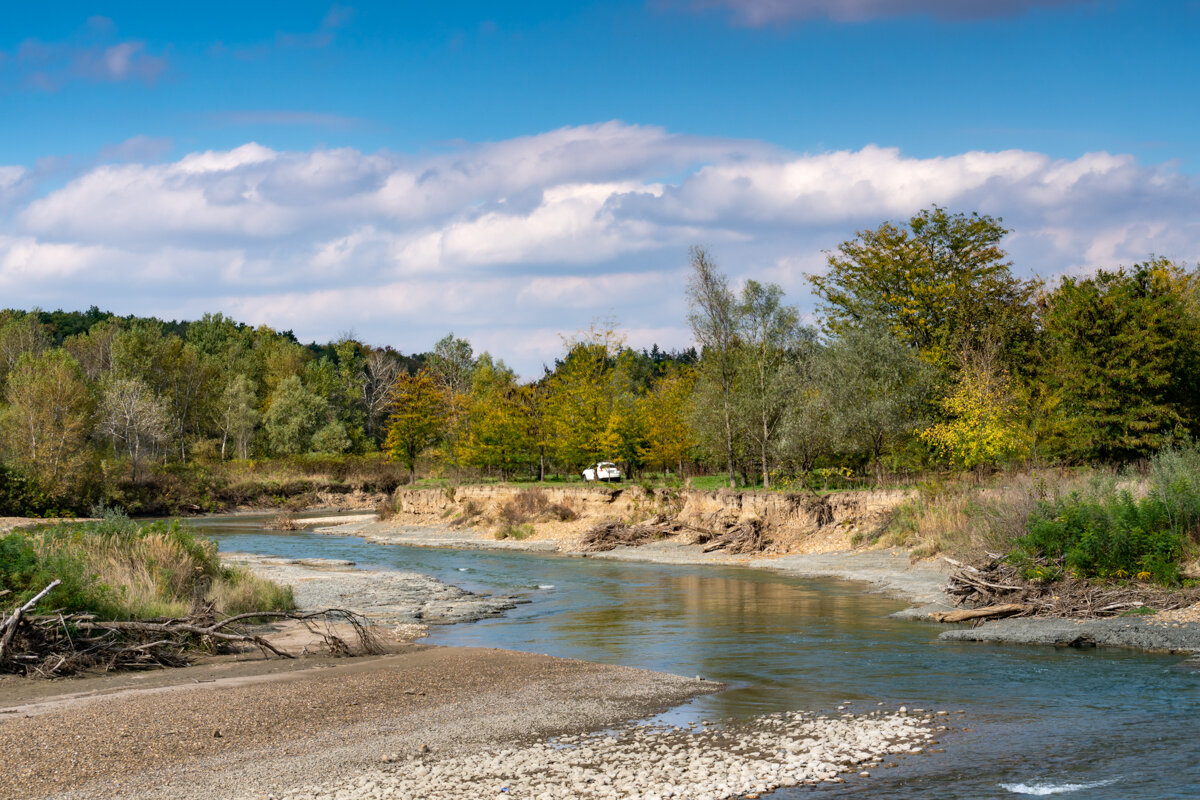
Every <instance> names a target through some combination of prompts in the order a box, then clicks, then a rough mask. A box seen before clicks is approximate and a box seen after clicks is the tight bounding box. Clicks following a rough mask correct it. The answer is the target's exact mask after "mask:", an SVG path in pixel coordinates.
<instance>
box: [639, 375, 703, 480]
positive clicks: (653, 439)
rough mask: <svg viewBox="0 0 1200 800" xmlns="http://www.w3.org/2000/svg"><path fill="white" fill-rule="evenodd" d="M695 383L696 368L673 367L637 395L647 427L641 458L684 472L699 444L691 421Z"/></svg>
mask: <svg viewBox="0 0 1200 800" xmlns="http://www.w3.org/2000/svg"><path fill="white" fill-rule="evenodd" d="M695 384H696V372H695V370H694V369H693V368H691V367H673V368H669V369H668V370H667V372H666V373H665V374H664V375H663V376H662V377H661V378H659V379H658V381H657V382H656V383H655V384H654V386H653V388H651V389H650V391H648V392H646V393H645V394H643V395H642V396H641V397H639V398H638V414H639V416H640V417H641V419H642V425H643V427H644V429H645V443H644V444H643V446H642V459H643V460H644V461H646V462H647V463H649V464H658V465H660V466H661V467H662V468H663V470H664V471H665V470H667V469H670V468H674V469H676V470H677V473H676V474H679V475H682V474H683V462H684V461H685V460H687V459H688V458H690V457H691V454H692V450H693V448H694V447H695V446H696V436H695V434H694V433H693V432H692V426H691V425H689V424H688V403H689V402H690V400H691V397H692V390H693V387H694V386H695Z"/></svg>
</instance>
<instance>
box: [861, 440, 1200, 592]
mask: <svg viewBox="0 0 1200 800" xmlns="http://www.w3.org/2000/svg"><path fill="white" fill-rule="evenodd" d="M882 536H883V540H884V542H885V543H886V544H897V545H903V546H907V547H911V548H913V551H914V553H915V554H916V555H919V556H920V555H932V554H934V553H938V552H946V553H951V554H954V555H957V556H960V557H966V558H968V559H971V560H976V561H979V560H987V558H988V557H989V554H990V555H991V556H1006V557H1007V560H1008V561H1009V562H1010V563H1012V564H1014V565H1015V566H1017V567H1018V568H1019V569H1020V571H1021V574H1022V576H1023V577H1024V578H1025V579H1027V580H1031V581H1039V582H1053V581H1056V580H1058V579H1060V578H1063V577H1071V578H1082V579H1099V580H1112V581H1143V582H1153V583H1158V584H1162V585H1166V586H1173V585H1179V584H1180V583H1181V582H1183V581H1184V579H1185V575H1184V574H1183V572H1182V571H1181V570H1182V568H1183V565H1184V564H1185V563H1186V562H1188V561H1189V560H1194V559H1196V557H1197V555H1198V554H1200V444H1197V443H1194V442H1189V443H1185V444H1183V445H1179V446H1173V447H1170V448H1167V449H1164V450H1162V451H1160V452H1158V453H1157V454H1155V455H1154V456H1153V457H1152V458H1151V459H1150V460H1149V461H1148V462H1147V463H1146V464H1145V465H1143V466H1142V467H1141V468H1136V467H1128V468H1125V469H1120V470H1118V469H1115V468H1077V469H1072V470H1041V471H1039V472H1036V473H1034V472H1031V473H1024V474H1018V475H1005V476H996V479H994V480H988V481H966V482H964V481H959V482H957V483H954V484H949V485H947V484H928V485H926V486H924V487H922V488H921V489H920V490H919V491H918V493H917V496H916V497H915V498H914V499H912V500H910V501H908V502H906V503H903V504H901V505H900V507H899V508H898V509H897V511H896V513H895V515H894V516H893V517H892V519H891V520H890V522H889V524H888V526H887V527H886V529H885V530H884V531H883V532H882ZM1192 577H1197V576H1192Z"/></svg>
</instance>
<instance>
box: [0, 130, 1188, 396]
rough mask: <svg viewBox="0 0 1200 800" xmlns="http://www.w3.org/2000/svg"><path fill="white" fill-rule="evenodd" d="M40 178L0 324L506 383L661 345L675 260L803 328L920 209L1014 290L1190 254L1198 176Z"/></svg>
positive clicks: (20, 191)
mask: <svg viewBox="0 0 1200 800" xmlns="http://www.w3.org/2000/svg"><path fill="white" fill-rule="evenodd" d="M37 181H38V179H37V178H35V177H33V173H31V172H29V171H28V170H26V169H24V168H22V167H0V209H3V207H4V203H5V202H7V203H8V207H9V209H10V211H9V213H8V214H7V215H5V214H4V212H3V211H2V210H0V286H3V287H4V291H5V295H6V298H7V299H6V304H16V305H21V304H24V305H31V304H32V303H34V302H37V303H40V304H43V305H48V304H53V305H56V306H57V305H62V306H64V307H80V308H84V307H87V306H88V305H91V304H92V303H97V304H99V305H102V306H104V305H109V306H113V307H114V308H116V310H120V311H122V313H131V312H137V313H155V314H159V315H167V316H170V315H176V316H180V315H196V314H199V313H201V312H203V311H205V310H221V311H225V312H226V313H230V314H233V315H234V316H237V317H239V318H242V319H245V320H246V321H248V322H252V323H256V324H257V323H266V324H271V325H274V326H277V327H280V328H285V329H286V328H291V329H294V330H295V331H296V332H297V334H298V335H300V336H302V337H306V338H320V337H324V336H334V335H336V333H337V332H338V331H339V330H346V329H349V328H354V329H355V330H357V331H359V332H360V333H361V334H362V335H364V336H366V337H367V338H373V339H374V340H375V341H378V342H390V343H392V344H395V345H396V346H398V347H401V348H403V349H406V350H420V349H424V348H426V347H428V346H430V345H431V344H432V343H433V342H434V341H436V339H437V338H439V336H440V335H441V334H443V333H444V332H445V331H446V330H448V329H450V328H453V329H454V330H455V331H456V332H457V333H459V334H460V335H468V336H471V337H473V338H478V339H479V341H478V342H477V346H478V347H480V348H482V347H487V348H488V349H491V350H493V352H494V354H495V355H497V356H499V357H502V358H505V359H506V360H508V361H509V362H511V363H513V364H514V365H515V366H517V367H518V368H519V369H521V370H523V371H526V372H527V373H528V372H530V371H531V370H535V369H536V365H537V364H540V363H541V361H543V360H545V358H546V356H545V347H547V346H549V345H546V344H545V336H544V333H545V332H546V331H548V330H551V331H571V330H575V329H578V328H581V327H586V326H587V324H588V322H589V321H590V320H591V319H592V318H594V317H604V316H607V315H609V314H610V313H611V314H615V315H616V316H617V317H618V318H619V319H620V320H621V321H622V323H624V324H625V325H626V326H627V328H628V329H629V330H630V331H631V332H632V331H637V332H638V333H637V334H636V335H637V336H639V337H641V336H650V337H653V336H658V335H660V334H659V333H658V332H660V331H661V332H662V333H661V335H663V336H666V335H667V332H669V331H673V332H674V333H672V334H671V336H672V339H671V340H670V341H663V342H660V344H666V345H670V346H678V344H679V343H680V340H679V339H678V332H679V331H680V330H683V327H682V325H683V319H684V316H685V313H686V309H685V307H684V300H683V283H684V270H685V269H686V259H687V254H686V251H687V245H689V244H692V243H701V244H705V245H708V246H710V248H711V249H712V250H713V252H714V253H715V255H716V257H717V258H718V261H719V263H721V265H722V266H723V267H724V268H725V269H726V270H727V271H728V272H730V273H731V275H732V277H733V278H734V279H735V281H737V280H742V279H744V278H745V277H748V276H754V277H758V278H759V279H764V280H772V281H777V282H779V283H780V284H781V285H783V286H784V288H785V289H786V290H787V291H788V293H789V296H790V297H791V299H792V300H793V301H794V302H798V303H799V304H800V305H801V307H802V309H803V310H804V311H806V312H807V311H810V310H811V308H812V303H811V299H810V298H808V296H807V282H806V276H807V275H809V274H812V273H813V272H816V271H819V270H820V269H822V266H823V261H824V258H823V256H822V254H821V251H822V250H826V249H830V248H834V247H836V246H837V244H838V243H839V242H841V241H842V240H844V239H847V238H849V237H851V236H853V235H854V232H855V231H856V230H859V229H862V228H865V227H874V226H876V225H878V224H879V223H880V222H882V221H884V220H887V219H891V220H897V221H898V220H903V219H906V218H907V217H908V216H910V215H911V214H913V213H915V212H916V211H917V210H919V209H921V208H923V207H927V206H929V205H931V204H933V203H937V204H940V205H943V206H945V207H947V208H950V209H951V210H978V211H981V212H984V213H988V214H993V215H997V216H1002V217H1004V219H1005V223H1006V225H1008V227H1010V228H1013V229H1014V234H1013V235H1012V236H1011V237H1010V238H1009V239H1008V240H1007V245H1008V247H1009V250H1010V252H1011V253H1012V255H1013V259H1014V262H1015V264H1016V266H1017V269H1018V271H1020V272H1023V273H1025V274H1033V273H1038V274H1041V275H1043V276H1047V277H1048V276H1052V275H1055V274H1058V273H1062V272H1066V271H1079V270H1086V269H1090V268H1094V267H1097V266H1104V265H1116V264H1119V263H1129V262H1132V261H1137V260H1141V259H1144V258H1146V257H1147V256H1148V255H1149V254H1151V253H1156V254H1159V255H1164V256H1168V257H1172V258H1177V259H1180V260H1188V261H1194V260H1196V259H1197V257H1198V256H1200V219H1198V218H1197V216H1196V214H1195V209H1196V208H1197V207H1200V181H1198V180H1197V178H1196V176H1193V175H1188V174H1184V173H1181V172H1179V171H1178V169H1177V168H1175V167H1171V166H1155V165H1146V164H1141V163H1139V162H1138V161H1137V160H1136V159H1134V158H1132V157H1130V156H1125V155H1113V154H1108V153H1089V154H1084V155H1081V156H1079V157H1078V158H1073V159H1054V158H1051V157H1049V156H1046V155H1044V154H1041V153H1033V152H1028V151H1020V150H1009V151H1001V152H969V153H961V154H955V155H947V156H942V157H937V158H913V157H909V156H905V155H904V154H903V153H901V152H900V151H898V150H896V149H893V148H885V147H877V146H870V147H865V148H863V149H861V150H855V151H835V152H825V153H814V154H801V153H789V152H784V151H781V150H780V149H778V148H775V147H772V146H770V145H767V144H764V143H761V142H747V141H727V140H714V139H703V138H698V137H689V136H681V135H677V134H672V133H670V132H668V131H665V130H663V129H661V128H655V127H646V126H636V125H625V124H622V123H618V122H609V123H603V124H597V125H588V126H582V127H577V128H564V129H560V130H555V131H550V132H547V133H544V134H539V135H536V136H526V137H519V138H516V139H511V140H507V141H501V142H492V143H486V144H480V145H473V146H461V147H459V148H457V149H455V150H453V151H451V152H447V153H435V154H430V155H420V156H415V155H404V154H395V153H387V152H380V153H371V154H365V153H361V152H359V151H356V150H353V149H335V150H327V149H317V150H312V151H304V152H292V151H277V150H272V149H270V148H267V147H263V146H261V145H258V144H255V143H248V144H245V145H243V146H241V147H237V148H234V149H231V150H225V151H203V152H195V153H191V154H188V155H185V156H183V157H182V158H180V159H178V160H176V161H173V162H167V163H143V162H139V161H137V160H135V161H133V162H131V163H123V164H105V165H100V166H95V167H92V168H89V169H87V170H86V171H85V172H83V173H82V174H80V175H78V176H77V177H75V178H74V179H72V180H70V181H69V182H67V183H66V184H65V185H55V186H50V187H42V188H41V189H40V192H41V193H40V195H38V187H37ZM47 297H49V298H52V299H51V301H50V303H48V302H47V301H46V298H47ZM497 331H500V332H503V333H502V334H498V333H497ZM532 342H537V343H538V344H537V346H536V347H535V346H534V345H533V344H532ZM631 343H632V344H634V345H636V346H649V345H650V344H652V343H653V342H652V341H637V340H635V337H633V336H632V335H631ZM505 344H508V345H509V348H506V347H505V346H504V345H505ZM552 346H553V347H555V348H557V346H558V343H557V339H555V341H554V342H553V343H552ZM510 348H511V349H510Z"/></svg>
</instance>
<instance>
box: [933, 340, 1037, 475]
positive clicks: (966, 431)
mask: <svg viewBox="0 0 1200 800" xmlns="http://www.w3.org/2000/svg"><path fill="white" fill-rule="evenodd" d="M960 361H961V365H960V367H959V370H958V377H957V379H956V381H955V384H954V387H953V389H952V390H951V391H950V393H949V394H947V395H946V396H945V397H943V398H941V400H939V401H938V405H939V406H940V407H941V409H942V411H943V413H944V414H945V417H946V419H945V420H943V421H941V422H937V423H935V424H933V425H931V426H930V427H928V428H926V429H925V430H923V431H921V432H920V434H919V436H920V438H921V439H922V440H923V441H925V442H927V443H928V444H930V445H932V446H933V447H935V448H937V450H938V451H939V452H940V453H941V454H942V455H943V456H944V457H945V458H947V459H949V460H950V461H951V462H953V463H955V464H957V465H958V466H960V467H963V468H964V469H976V468H977V467H981V466H983V465H989V464H990V465H995V464H999V463H1001V462H1005V461H1012V460H1013V459H1016V458H1019V457H1022V456H1024V455H1026V454H1028V453H1029V450H1030V445H1031V435H1030V429H1029V424H1028V422H1027V419H1026V412H1027V408H1026V407H1025V404H1024V403H1023V402H1022V398H1021V396H1020V392H1019V391H1018V389H1017V387H1016V385H1015V382H1014V381H1013V379H1012V376H1011V375H1009V373H1008V370H1006V369H1005V368H1004V367H1002V366H1001V365H1000V364H999V363H997V359H996V355H995V352H994V351H989V350H982V351H977V350H968V351H965V352H964V353H963V354H962V356H961V357H960Z"/></svg>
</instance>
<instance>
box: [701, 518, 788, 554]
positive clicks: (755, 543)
mask: <svg viewBox="0 0 1200 800" xmlns="http://www.w3.org/2000/svg"><path fill="white" fill-rule="evenodd" d="M700 543H701V544H703V545H704V552H706V553H711V552H713V551H716V550H724V551H725V552H726V553H734V554H739V553H761V552H763V551H764V550H766V549H767V547H768V546H769V545H770V544H771V539H770V538H769V537H768V536H767V533H766V526H765V525H763V522H762V520H760V519H747V520H743V521H741V522H737V523H734V524H733V525H730V526H729V527H728V528H726V529H725V530H724V531H723V532H721V533H717V534H715V535H711V534H710V536H709V537H708V538H707V539H706V541H704V542H700Z"/></svg>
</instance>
